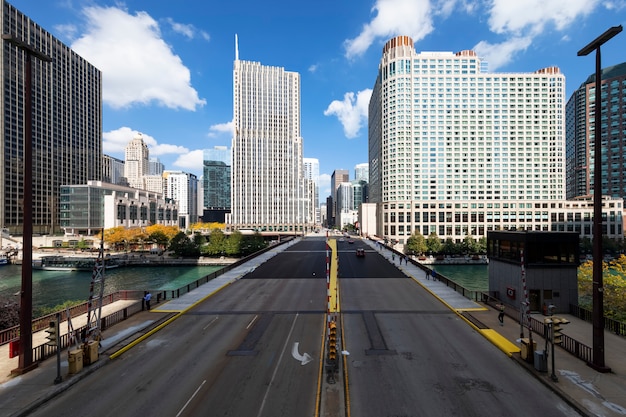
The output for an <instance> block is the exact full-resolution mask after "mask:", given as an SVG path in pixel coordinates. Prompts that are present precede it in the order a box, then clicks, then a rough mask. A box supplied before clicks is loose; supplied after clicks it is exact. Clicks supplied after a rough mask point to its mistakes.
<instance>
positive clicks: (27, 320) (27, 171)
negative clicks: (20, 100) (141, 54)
mask: <svg viewBox="0 0 626 417" xmlns="http://www.w3.org/2000/svg"><path fill="white" fill-rule="evenodd" d="M2 39H4V40H5V41H7V42H9V43H10V44H11V45H13V46H15V47H17V48H18V49H20V50H22V51H23V52H24V60H25V67H24V89H23V94H24V145H23V146H24V151H23V155H24V174H23V178H24V187H23V188H24V189H23V199H24V203H23V204H22V206H23V207H22V210H23V223H24V225H23V230H22V290H21V292H20V355H19V363H18V368H17V369H14V370H13V371H11V372H12V373H14V374H23V373H26V372H28V371H30V370H32V369H34V368H36V367H37V363H33V331H32V321H33V156H32V155H33V153H32V148H33V138H32V116H33V105H32V94H33V91H32V62H31V61H32V57H33V56H34V57H36V58H38V59H39V60H41V61H43V62H51V61H52V58H50V57H49V56H47V55H44V54H43V53H41V52H39V51H38V50H36V49H35V48H33V47H32V46H31V45H29V44H27V43H26V42H24V41H22V40H20V39H18V38H16V37H14V36H13V35H9V34H4V35H2ZM57 349H59V346H57Z"/></svg>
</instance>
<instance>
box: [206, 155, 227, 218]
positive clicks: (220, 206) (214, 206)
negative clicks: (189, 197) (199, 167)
mask: <svg viewBox="0 0 626 417" xmlns="http://www.w3.org/2000/svg"><path fill="white" fill-rule="evenodd" d="M230 158H231V155H230V149H228V148H227V147H226V146H216V147H214V148H213V149H206V150H205V151H204V171H203V182H204V184H203V188H204V208H206V209H208V210H230V188H231V187H230V169H231V162H230Z"/></svg>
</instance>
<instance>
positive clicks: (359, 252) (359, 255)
mask: <svg viewBox="0 0 626 417" xmlns="http://www.w3.org/2000/svg"><path fill="white" fill-rule="evenodd" d="M356 256H358V257H361V256H365V249H363V248H358V249H357V250H356Z"/></svg>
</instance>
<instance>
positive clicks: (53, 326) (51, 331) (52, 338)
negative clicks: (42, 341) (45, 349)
mask: <svg viewBox="0 0 626 417" xmlns="http://www.w3.org/2000/svg"><path fill="white" fill-rule="evenodd" d="M46 333H48V336H46V339H48V341H47V342H46V345H48V346H56V345H57V337H58V333H57V323H56V321H51V322H50V325H49V327H48V328H47V329H46Z"/></svg>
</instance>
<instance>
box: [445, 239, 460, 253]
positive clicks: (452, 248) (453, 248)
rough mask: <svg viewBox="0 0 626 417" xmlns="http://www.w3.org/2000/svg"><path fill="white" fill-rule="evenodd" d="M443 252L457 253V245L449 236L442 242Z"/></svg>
mask: <svg viewBox="0 0 626 417" xmlns="http://www.w3.org/2000/svg"><path fill="white" fill-rule="evenodd" d="M443 253H445V254H446V255H456V254H457V253H458V248H457V245H456V243H454V240H452V238H451V237H449V238H447V239H446V241H445V242H444V243H443Z"/></svg>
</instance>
